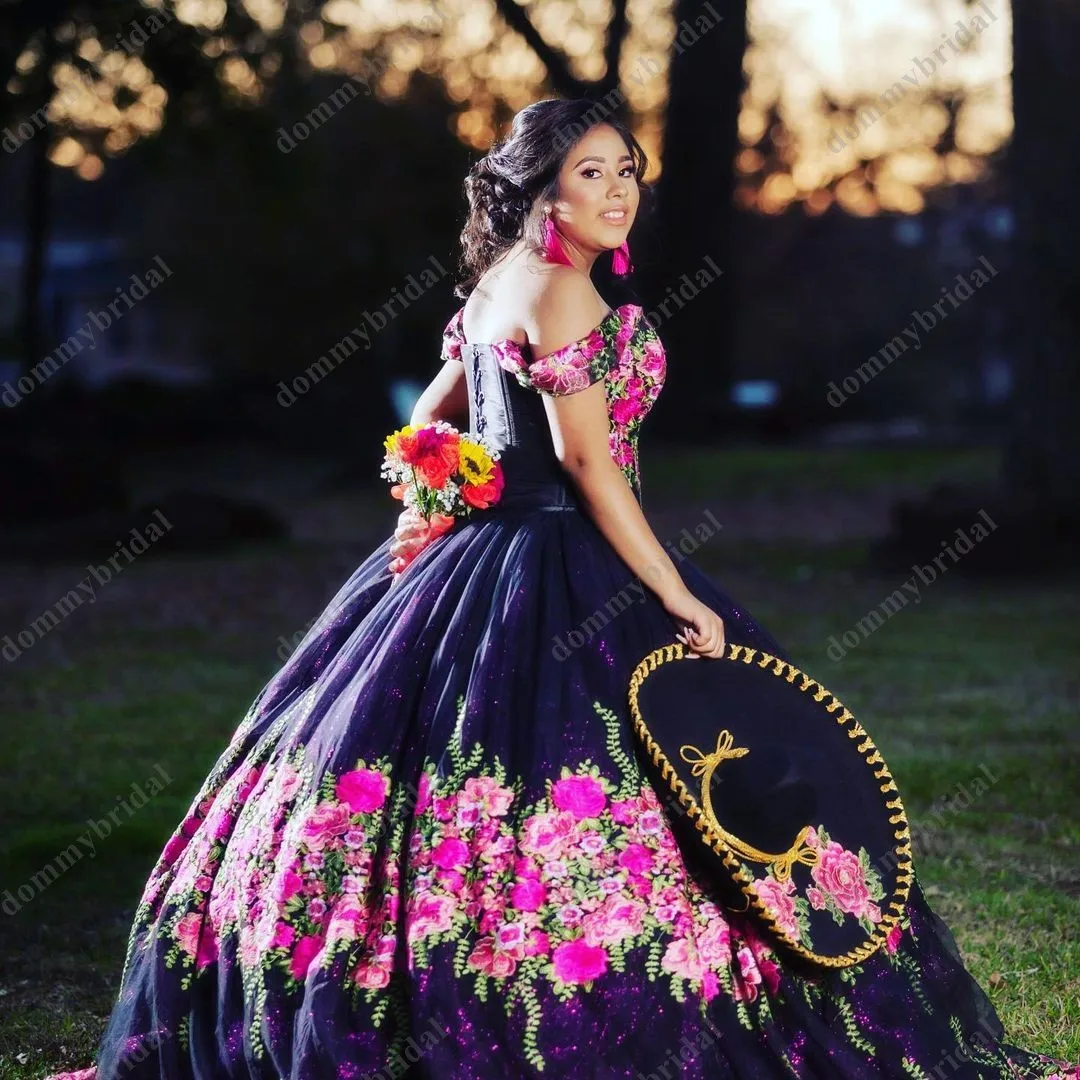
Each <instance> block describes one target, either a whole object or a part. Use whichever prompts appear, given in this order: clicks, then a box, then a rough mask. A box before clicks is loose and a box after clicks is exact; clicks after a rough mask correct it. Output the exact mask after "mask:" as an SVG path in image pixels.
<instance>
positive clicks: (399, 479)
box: [380, 420, 503, 574]
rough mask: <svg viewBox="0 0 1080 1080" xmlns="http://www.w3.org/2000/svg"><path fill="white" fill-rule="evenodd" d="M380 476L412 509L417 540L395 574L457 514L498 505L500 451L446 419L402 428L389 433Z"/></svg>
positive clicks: (394, 563) (393, 566)
mask: <svg viewBox="0 0 1080 1080" xmlns="http://www.w3.org/2000/svg"><path fill="white" fill-rule="evenodd" d="M383 445H384V446H385V447H386V457H385V459H384V460H383V464H382V468H381V470H380V475H381V476H383V477H385V478H386V479H387V480H389V481H390V482H391V485H392V486H391V488H390V494H391V495H393V497H394V498H395V499H400V500H401V501H402V502H403V503H404V504H405V508H406V510H408V511H411V512H412V515H411V516H412V517H413V519H414V522H413V524H414V525H415V530H414V531H415V533H416V534H417V535H418V539H419V541H420V543H419V544H418V545H417V546H416V547H415V548H414V549H413V550H411V552H410V554H408V555H407V556H399V557H398V558H396V559H394V560H393V561H392V562H391V564H390V569H391V571H392V572H393V573H395V574H399V573H400V572H401V571H402V570H404V569H405V567H406V566H408V565H409V563H411V562H412V561H413V559H415V558H416V556H417V555H418V554H419V553H420V551H422V550H423V549H424V548H425V547H427V545H428V544H430V543H431V542H432V541H433V540H436V539H437V538H438V537H440V536H442V534H443V533H445V532H447V531H448V530H449V529H450V528H451V527H452V526H453V524H454V520H455V519H456V518H458V517H468V516H469V515H470V514H471V513H472V512H473V510H485V509H487V507H489V506H491V505H493V504H494V503H497V502H498V501H499V497H500V495H501V494H502V489H503V472H502V466H501V465H500V464H499V454H498V451H496V450H494V449H492V447H491V446H490V445H489V444H488V443H486V442H485V441H484V439H483V437H482V436H477V435H471V434H462V433H461V432H460V431H458V430H457V428H455V427H454V426H453V425H452V424H448V423H447V422H446V421H445V420H436V421H434V422H433V423H430V424H423V425H421V426H419V427H414V426H413V425H411V424H407V425H406V426H405V427H403V428H401V429H400V430H398V431H395V432H394V433H393V434H392V435H388V436H387V438H386V440H385V441H384V443H383Z"/></svg>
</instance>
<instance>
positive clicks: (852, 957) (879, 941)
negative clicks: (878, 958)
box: [629, 642, 914, 968]
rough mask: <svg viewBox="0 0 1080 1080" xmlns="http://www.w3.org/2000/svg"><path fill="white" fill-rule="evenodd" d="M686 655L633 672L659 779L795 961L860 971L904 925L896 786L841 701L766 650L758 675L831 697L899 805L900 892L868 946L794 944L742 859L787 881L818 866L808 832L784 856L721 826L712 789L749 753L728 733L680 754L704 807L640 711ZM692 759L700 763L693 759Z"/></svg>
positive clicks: (905, 867) (906, 871) (903, 838)
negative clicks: (727, 767) (817, 948)
mask: <svg viewBox="0 0 1080 1080" xmlns="http://www.w3.org/2000/svg"><path fill="white" fill-rule="evenodd" d="M758 655H759V651H758V650H757V649H752V648H750V647H749V646H748V645H734V644H732V643H730V642H729V643H727V645H726V646H725V653H724V658H725V659H730V660H741V661H742V662H743V663H744V664H749V663H751V662H752V661H753V660H754V658H755V657H756V656H758ZM688 656H689V653H688V652H687V651H686V650H685V649H684V647H683V646H682V644H681V643H679V642H675V643H674V644H671V645H663V646H661V647H660V648H659V649H654V650H653V651H652V652H651V653H649V654H648V656H646V657H644V658H643V659H642V660H641V662H640V663H639V664H638V665H637V667H636V668H634V672H633V674H632V675H631V677H630V691H629V696H630V714H631V716H632V718H633V722H634V730H635V731H636V733H637V735H638V737H639V738H640V739H641V741H642V743H643V744H644V746H645V749H646V750H647V751H648V753H649V756H650V757H651V758H652V760H653V764H654V765H656V766H658V767H659V769H660V775H661V777H662V778H663V779H665V780H667V781H668V783H669V785H670V786H671V789H672V791H673V792H674V793H675V795H676V796H677V797H678V799H679V802H680V803H681V804H682V805H683V807H685V809H686V811H687V816H688V817H689V818H690V820H691V821H693V823H694V826H695V827H696V828H697V830H698V831H699V832H700V833H701V834H702V836H703V838H704V840H705V842H706V843H707V844H708V845H709V847H710V848H712V850H713V851H714V852H715V853H716V854H717V855H719V856H720V857H721V861H722V863H723V865H724V867H725V868H726V869H727V870H728V871H729V872H730V873H731V875H732V877H733V879H734V880H735V883H736V884H737V885H738V886H739V889H740V891H741V892H742V893H743V894H744V895H745V896H746V899H747V905H746V908H744V909H742V910H749V909H750V908H751V907H753V909H754V910H755V912H756V913H757V914H758V915H759V916H760V917H761V918H762V919H763V920H764V921H765V923H766V924H767V925H768V926H769V927H770V929H771V930H772V931H773V932H774V933H775V934H776V935H777V936H778V937H779V938H780V939H781V940H782V941H784V942H785V944H786V946H787V947H788V948H789V949H791V950H792V951H793V952H794V953H795V954H796V955H798V956H801V957H803V958H804V959H806V960H810V961H812V962H813V963H816V964H820V965H822V966H824V967H837V968H840V967H850V966H851V965H852V964H857V963H859V962H860V961H861V960H865V959H866V958H867V957H869V956H872V955H873V954H874V953H875V952H877V950H878V949H880V948H881V946H882V945H884V943H885V939H886V938H887V937H888V936H889V933H890V931H891V930H892V929H893V927H894V926H895V925H896V924H897V923H898V922H899V921H900V917H901V916H902V915H903V913H904V906H905V904H906V903H907V899H908V895H909V893H910V891H911V884H912V881H913V880H914V868H913V865H912V860H911V830H910V827H909V824H908V819H907V814H906V813H905V811H904V806H903V803H902V801H901V799H900V792H899V789H898V788H897V786H896V781H895V780H894V779H893V777H892V774H891V773H890V772H889V768H888V766H887V765H886V764H885V760H884V758H882V756H881V753H880V751H879V750H878V749H877V747H876V746H875V745H874V743H873V740H872V739H871V738H870V736H869V735H868V734H867V733H866V729H865V728H863V727H862V725H861V724H860V723H859V722H858V721H857V720H855V717H854V716H853V715H852V714H851V712H849V711H848V709H846V708H845V707H844V704H843V702H842V701H841V700H840V699H839V698H838V697H837V696H836V695H835V694H833V693H831V692H830V691H829V690H826V689H825V687H824V686H822V685H821V683H819V682H817V680H815V679H812V678H811V677H810V676H809V675H807V674H806V673H805V672H803V671H801V670H800V669H799V668H797V667H795V666H794V665H793V664H789V663H788V662H787V661H786V660H781V659H780V658H779V657H776V656H772V655H771V654H770V653H767V652H764V651H762V652H761V653H760V658H759V659H758V660H757V666H758V667H759V668H762V669H766V668H769V666H770V665H772V668H771V672H772V674H773V675H776V676H783V677H784V678H785V681H787V682H789V683H792V684H796V680H800V681H799V682H798V683H797V685H798V689H799V690H801V691H802V692H803V693H808V692H812V693H813V696H814V701H816V702H818V703H821V702H824V701H825V699H826V698H832V700H831V701H830V702H829V704H828V705H824V706H823V708H824V711H825V712H827V713H830V714H834V719H835V720H836V722H837V723H838V724H841V725H845V724H846V725H848V730H847V735H848V738H850V739H859V740H860V741H859V742H858V743H857V745H856V747H855V749H856V750H857V751H858V753H859V754H860V755H861V756H862V757H863V759H864V761H865V762H866V764H867V765H868V766H870V767H871V768H873V767H874V766H878V767H877V768H874V769H873V772H874V778H875V779H876V780H878V781H883V782H881V783H879V789H880V791H881V792H882V794H887V793H888V792H893V793H894V796H893V798H892V799H890V800H889V801H888V802H886V803H885V807H886V809H888V810H891V811H893V813H892V814H891V815H890V817H889V824H890V825H892V826H894V831H893V838H894V839H895V841H896V844H895V845H894V847H893V854H894V856H895V859H896V871H897V873H896V887H895V888H894V890H893V893H892V898H891V900H890V902H889V904H888V908H887V909H886V910H884V911H883V912H882V917H881V921H880V922H878V923H877V924H876V926H875V927H874V930H873V932H872V933H871V934H869V935H868V937H867V940H866V941H865V942H864V943H863V944H862V945H859V946H858V947H857V948H854V949H849V950H848V951H847V952H844V953H841V954H839V955H837V956H825V955H822V954H820V953H816V952H814V951H813V950H811V949H808V948H807V947H806V946H805V945H803V944H801V943H800V942H798V941H795V940H793V939H792V938H791V937H789V936H788V935H787V934H786V933H785V932H784V931H783V930H782V929H781V928H780V926H779V925H778V924H777V922H776V919H775V918H774V917H773V915H772V913H771V912H770V911H769V909H768V908H767V907H766V906H765V904H764V903H763V902H762V901H761V899H760V898H759V897H758V895H757V893H756V891H755V890H754V889H753V883H754V877H753V875H752V874H751V873H750V872H749V871H748V870H747V868H746V866H745V865H744V864H743V862H742V860H743V859H746V860H749V861H754V862H762V863H766V864H769V863H772V864H773V873H774V876H775V877H776V879H777V880H778V881H779V880H785V879H786V878H788V877H789V876H790V874H791V870H792V868H793V866H794V865H795V864H796V863H802V864H803V865H806V866H813V865H814V863H815V862H816V861H817V853H816V852H814V851H813V850H811V849H810V848H809V847H808V846H807V845H806V842H805V841H806V836H807V834H808V832H809V829H810V826H806V827H804V828H803V829H800V830H799V832H798V834H797V835H796V836H795V838H794V840H793V842H792V845H791V847H790V848H788V850H787V851H786V852H781V853H779V854H770V853H768V852H764V851H760V850H759V849H757V848H755V847H753V846H752V845H750V844H748V843H746V842H745V841H743V840H740V839H739V838H738V837H736V836H734V835H733V834H732V833H730V832H728V831H727V830H726V829H724V827H723V826H722V825H721V824H720V822H719V821H718V820H717V819H716V815H715V813H714V812H713V808H712V798H711V793H710V784H711V781H712V775H713V772H714V771H715V770H716V768H717V767H718V766H719V765H720V764H721V763H722V762H723V761H725V760H728V759H731V758H736V757H742V756H743V755H744V754H746V753H748V752H749V751H748V748H747V747H736V746H735V745H734V738H733V736H732V735H731V732H730V731H728V730H726V729H724V730H722V731H721V732H720V733H719V735H718V736H717V740H716V749H715V750H714V751H712V752H711V753H709V754H703V753H702V751H701V750H700V749H699V748H698V747H696V746H690V745H684V746H682V747H681V748H680V751H679V753H680V756H681V757H682V759H683V760H684V761H686V762H687V763H688V764H690V765H691V773H692V775H694V776H695V777H697V776H700V777H701V803H700V804H699V803H698V800H697V799H696V798H695V797H694V795H693V793H692V792H691V790H690V789H689V788H688V787H687V786H686V784H685V783H683V781H682V780H681V779H680V777H679V775H678V773H677V772H676V770H675V767H674V766H673V765H672V764H671V762H670V761H669V760H668V758H667V755H666V754H665V753H664V751H663V750H662V749H661V748H660V745H659V744H658V743H657V742H656V740H655V739H654V738H653V736H652V733H651V732H650V731H649V728H648V725H647V724H646V723H645V720H644V718H643V717H642V715H641V709H640V707H639V705H638V690H639V689H640V688H641V684H642V683H643V682H644V681H645V679H646V677H647V676H648V674H649V673H650V672H652V671H655V670H656V668H657V667H658V666H659V665H660V664H663V663H666V662H668V661H671V660H683V659H686V658H687V657H688ZM836 713H839V715H835V714H836ZM690 754H693V755H696V756H688V755H690Z"/></svg>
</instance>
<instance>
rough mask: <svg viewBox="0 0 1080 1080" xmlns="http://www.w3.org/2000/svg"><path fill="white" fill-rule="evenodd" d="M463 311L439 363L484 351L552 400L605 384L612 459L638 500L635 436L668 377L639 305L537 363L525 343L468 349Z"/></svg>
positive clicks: (448, 332) (447, 334)
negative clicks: (553, 397)
mask: <svg viewBox="0 0 1080 1080" xmlns="http://www.w3.org/2000/svg"><path fill="white" fill-rule="evenodd" d="M464 310H465V308H464V306H462V307H461V308H460V309H459V310H458V311H457V312H456V313H455V314H454V316H453V318H451V320H450V322H449V323H448V324H447V326H446V329H445V330H444V331H443V340H442V353H441V355H442V359H443V360H462V361H464V359H465V357H463V355H462V349H463V348H465V349H472V350H478V349H485V350H489V351H490V354H491V355H492V356H493V357H494V359H495V362H496V363H497V364H498V366H499V368H500V369H501V370H502V371H503V372H505V373H507V374H508V375H510V376H512V377H513V379H514V380H515V381H516V383H517V384H518V385H519V386H521V387H524V388H525V389H528V390H534V391H540V392H543V393H547V394H552V395H565V394H573V393H576V392H577V391H579V390H584V389H585V388H586V387H588V386H591V385H592V384H593V383H595V382H598V381H599V380H601V379H603V380H604V390H605V396H606V399H607V407H608V417H609V420H610V430H609V436H608V439H609V446H610V449H611V457H612V460H613V461H614V462H615V463H616V464H617V465H618V466H619V468H620V469H621V470H622V472H623V475H624V476H625V477H626V479H627V482H628V483H629V484H630V487H631V489H632V490H633V491H634V494H635V496H636V497H638V498H639V499H640V495H641V474H640V470H639V465H638V432H639V430H640V428H641V424H642V421H643V420H644V419H645V417H646V415H648V412H649V410H650V409H651V408H652V406H653V403H654V402H655V401H656V398H657V397H658V396H659V394H660V390H661V388H662V387H663V384H664V378H665V376H666V374H667V361H666V358H665V355H664V349H663V346H662V345H661V344H660V339H659V337H658V336H657V334H656V331H655V330H654V329H653V328H652V326H650V325H649V323H648V321H647V320H646V319H644V318H643V311H642V308H641V307H640V305H638V304H622V305H621V306H619V307H617V308H613V309H612V310H611V311H609V312H608V314H607V315H606V316H605V317H604V318H603V320H602V321H601V322H600V323H599V324H598V325H597V326H596V327H594V328H593V329H592V330H590V331H589V333H588V334H586V335H585V336H584V337H582V338H579V339H578V340H577V341H572V342H570V343H569V344H568V345H564V346H563V347H562V348H561V349H556V350H555V351H554V352H551V353H548V355H547V356H543V357H541V358H540V359H539V360H534V359H532V355H531V350H530V347H529V345H528V344H527V343H525V344H522V343H520V342H516V341H512V340H510V339H504V340H502V341H496V342H491V343H488V344H484V345H469V344H467V343H466V342H465V337H464V334H463V333H462V329H461V323H462V315H463V313H464ZM503 405H504V407H505V405H506V403H505V402H504V403H503ZM482 420H483V417H482V416H481V422H482Z"/></svg>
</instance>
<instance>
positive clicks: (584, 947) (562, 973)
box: [551, 938, 608, 983]
mask: <svg viewBox="0 0 1080 1080" xmlns="http://www.w3.org/2000/svg"><path fill="white" fill-rule="evenodd" d="M551 960H552V964H553V965H554V967H555V974H556V975H557V976H558V977H559V979H560V980H561V981H562V982H565V983H586V982H593V981H594V980H595V979H599V978H600V976H601V975H603V974H604V972H605V971H607V962H608V955H607V952H606V951H605V950H604V949H602V948H601V947H600V946H599V945H590V944H588V942H586V941H584V940H582V939H581V938H577V939H576V940H574V941H564V942H563V943H562V944H561V945H559V946H557V947H556V949H555V951H554V952H553V953H552V955H551Z"/></svg>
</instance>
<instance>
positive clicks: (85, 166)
mask: <svg viewBox="0 0 1080 1080" xmlns="http://www.w3.org/2000/svg"><path fill="white" fill-rule="evenodd" d="M104 171H105V163H104V162H103V161H102V160H101V158H99V157H98V156H97V154H87V155H86V157H84V158H83V159H82V161H80V162H79V164H78V165H76V166H75V175H76V176H78V177H79V179H80V180H96V179H97V178H98V177H99V176H101V174H102V173H103V172H104Z"/></svg>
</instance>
